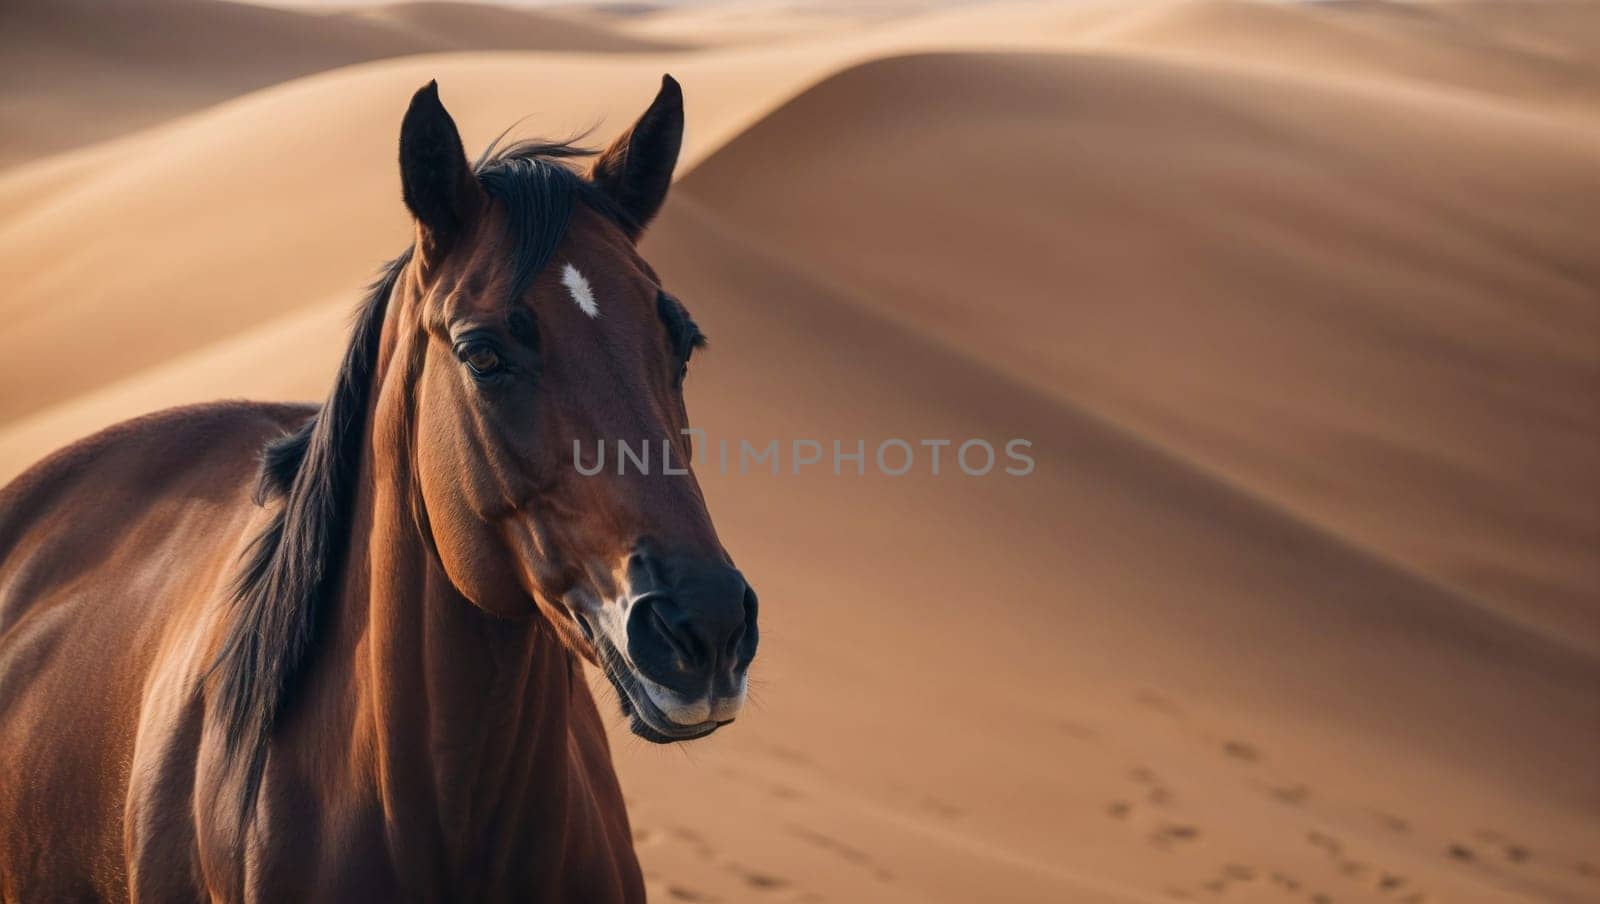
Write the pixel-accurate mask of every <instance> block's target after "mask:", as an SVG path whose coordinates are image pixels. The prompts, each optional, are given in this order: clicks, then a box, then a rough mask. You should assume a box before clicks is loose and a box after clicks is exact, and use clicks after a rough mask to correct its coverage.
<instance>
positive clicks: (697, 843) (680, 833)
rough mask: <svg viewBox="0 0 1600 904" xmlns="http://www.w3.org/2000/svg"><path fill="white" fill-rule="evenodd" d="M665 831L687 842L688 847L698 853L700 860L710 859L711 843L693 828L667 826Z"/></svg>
mask: <svg viewBox="0 0 1600 904" xmlns="http://www.w3.org/2000/svg"><path fill="white" fill-rule="evenodd" d="M667 831H668V832H669V833H670V834H671V835H672V836H673V837H674V838H677V839H678V840H679V841H682V842H683V843H684V844H687V845H688V846H689V847H691V848H693V849H694V852H695V853H696V854H698V855H699V856H700V858H701V859H702V860H709V859H711V853H712V851H711V845H709V844H707V843H706V840H705V839H704V838H703V837H701V836H700V834H699V833H698V832H696V831H694V830H693V829H686V828H684V827H683V826H669V827H668V828H667Z"/></svg>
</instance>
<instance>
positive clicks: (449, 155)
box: [400, 82, 483, 257]
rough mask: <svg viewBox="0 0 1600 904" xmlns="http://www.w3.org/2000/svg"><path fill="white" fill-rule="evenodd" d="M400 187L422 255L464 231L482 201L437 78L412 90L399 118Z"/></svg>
mask: <svg viewBox="0 0 1600 904" xmlns="http://www.w3.org/2000/svg"><path fill="white" fill-rule="evenodd" d="M400 187H401V191H402V192H403V194H404V197H405V201H406V207H408V208H410V210H411V215H412V216H414V217H416V218H417V227H418V229H419V230H420V232H421V233H422V251H423V255H424V256H425V257H430V256H436V255H437V254H439V253H442V252H443V251H444V250H446V249H447V248H448V247H449V246H450V243H451V242H452V241H454V240H455V239H456V238H458V237H460V236H461V235H462V234H463V233H465V231H466V230H467V228H468V226H470V225H471V223H472V220H473V219H474V218H475V217H476V216H477V215H478V211H479V209H480V207H481V205H482V197H483V189H482V188H481V187H479V185H478V179H477V177H476V176H474V175H473V174H472V165H471V164H470V163H468V162H467V152H466V150H465V149H463V148H462V146H461V133H460V132H457V131H456V124H455V121H454V120H452V119H451V118H450V114H449V113H447V112H445V109H444V104H442V103H440V102H439V83H438V82H429V83H427V84H426V85H423V86H422V87H421V88H420V89H418V91H417V93H416V94H414V95H412V97H411V107H410V108H409V109H407V110H406V118H405V121H403V122H402V123H401V124H400Z"/></svg>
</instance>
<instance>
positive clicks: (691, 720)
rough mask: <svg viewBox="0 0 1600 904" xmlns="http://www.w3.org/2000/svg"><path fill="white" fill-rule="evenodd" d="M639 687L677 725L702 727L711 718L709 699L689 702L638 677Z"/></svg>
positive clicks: (677, 694) (669, 689)
mask: <svg viewBox="0 0 1600 904" xmlns="http://www.w3.org/2000/svg"><path fill="white" fill-rule="evenodd" d="M638 678H639V686H640V687H643V688H644V692H645V694H646V695H648V696H649V697H650V702H651V703H654V704H655V705H656V709H659V710H661V712H662V714H663V715H665V716H666V717H667V718H668V719H670V720H671V721H673V722H675V723H677V724H679V725H704V724H705V722H706V720H708V719H710V718H711V701H710V700H709V699H705V698H702V699H699V700H690V699H688V698H687V697H685V696H683V695H682V694H680V693H678V692H677V691H675V690H673V689H672V688H670V687H663V686H662V685H659V684H656V683H655V682H654V681H651V680H650V679H649V678H646V677H644V676H643V675H639V676H638Z"/></svg>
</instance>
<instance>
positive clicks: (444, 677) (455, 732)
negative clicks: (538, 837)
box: [350, 449, 587, 881]
mask: <svg viewBox="0 0 1600 904" xmlns="http://www.w3.org/2000/svg"><path fill="white" fill-rule="evenodd" d="M366 465H367V473H368V474H377V475H379V479H377V480H375V481H374V480H363V481H362V486H363V489H362V490H361V491H360V494H361V496H362V498H361V499H360V501H359V507H358V519H360V520H364V521H365V522H366V523H364V524H362V523H358V524H357V525H356V530H355V531H354V532H353V533H354V534H355V535H356V536H358V537H362V536H364V537H365V538H366V539H365V544H364V545H365V549H364V550H355V555H352V556H351V559H350V561H352V563H357V565H356V567H357V568H359V570H360V571H361V572H362V573H363V577H364V581H362V582H360V583H364V584H365V588H364V589H360V590H358V595H359V596H360V597H361V598H362V599H361V603H362V604H363V608H364V609H365V613H364V614H365V617H364V619H360V620H358V621H360V624H359V629H360V632H361V634H362V636H361V637H360V639H359V640H358V642H357V643H356V644H355V645H354V648H353V652H354V655H355V657H356V659H357V667H356V670H355V672H354V676H353V677H354V678H355V685H356V687H358V688H361V689H362V690H361V692H360V695H361V696H362V697H364V699H362V700H361V701H360V702H359V703H358V707H357V711H358V712H362V713H367V714H370V716H369V725H368V727H369V730H370V732H371V737H370V745H369V746H370V749H371V751H372V753H373V755H374V756H375V758H376V763H375V766H376V770H375V772H374V775H375V776H376V778H377V780H378V783H379V793H380V794H381V796H382V802H383V805H384V810H385V813H386V815H387V816H388V817H389V819H388V820H387V823H388V825H389V826H390V827H391V828H390V835H391V837H390V839H389V840H390V844H391V846H392V847H398V848H399V850H396V851H395V852H394V853H395V856H396V862H397V863H400V864H405V863H406V862H407V861H408V859H409V860H411V861H413V862H418V863H437V862H438V852H440V851H445V852H449V857H450V859H451V860H452V861H453V863H452V872H455V873H456V874H457V875H489V876H493V875H503V874H504V872H505V870H504V869H498V868H496V866H497V864H496V863H494V862H493V861H494V860H496V859H498V858H502V857H510V856H511V854H512V853H513V846H514V845H516V844H518V841H519V839H524V840H525V839H526V838H527V837H528V834H527V833H528V832H529V831H531V830H534V829H538V828H543V829H544V830H545V831H546V832H548V831H549V828H550V826H551V825H556V826H559V825H560V824H561V822H562V820H563V819H564V818H565V813H564V810H563V809H562V808H564V807H565V806H566V804H567V800H568V796H567V794H566V793H565V790H566V786H567V783H568V781H569V778H570V775H571V772H572V769H573V768H574V763H573V762H572V754H571V748H570V742H569V734H570V732H571V728H572V726H571V724H570V720H571V718H572V712H573V706H572V704H573V698H574V694H575V693H587V686H586V685H584V684H583V676H582V675H581V674H579V670H578V666H577V663H576V660H575V659H574V658H573V657H572V655H571V654H570V653H569V652H567V650H566V648H565V647H563V646H562V645H561V644H560V643H559V641H558V640H556V638H555V636H554V632H553V631H551V630H550V629H549V627H548V626H547V625H545V624H544V623H543V622H542V621H541V620H539V619H538V618H536V617H535V618H529V619H522V620H507V619H500V618H496V617H494V616H492V615H490V614H488V613H486V612H484V611H483V610H481V609H479V608H477V607H476V606H475V605H473V604H472V603H471V602H470V601H469V600H467V599H466V598H464V597H463V596H462V595H461V594H460V593H459V592H458V591H457V590H456V589H455V586H454V585H453V584H452V583H451V581H450V580H449V578H448V576H447V575H446V574H445V572H444V570H443V566H442V565H441V564H440V561H439V559H438V556H437V554H436V553H435V551H434V549H433V546H432V544H431V543H430V542H429V541H428V540H427V539H426V537H425V536H424V533H423V531H424V530H425V528H422V527H420V526H419V523H418V521H419V519H417V518H416V517H415V516H414V515H413V512H414V511H415V510H416V508H415V507H416V506H417V505H418V502H417V500H416V496H415V492H414V490H413V487H414V481H411V480H410V477H409V473H408V472H407V470H406V469H405V468H403V467H402V468H396V469H394V470H393V471H391V472H390V473H389V474H388V475H387V479H385V477H384V474H383V472H384V470H385V469H384V468H381V467H380V468H374V467H372V465H373V461H372V458H371V451H370V449H369V450H368V453H367V462H366ZM363 552H364V555H363V554H362V553H363ZM401 834H405V835H406V837H397V836H399V835H401ZM502 847H503V849H501V848H502ZM408 852H414V854H415V856H414V857H409V858H408V856H407V854H408ZM522 856H526V855H525V854H523V855H522ZM486 860H487V861H489V862H485V861H486ZM421 878H422V877H419V879H421ZM423 881H426V880H423Z"/></svg>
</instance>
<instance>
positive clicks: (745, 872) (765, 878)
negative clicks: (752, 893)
mask: <svg viewBox="0 0 1600 904" xmlns="http://www.w3.org/2000/svg"><path fill="white" fill-rule="evenodd" d="M728 871H729V872H731V873H733V874H734V875H735V876H738V877H739V878H740V879H741V880H743V882H744V884H745V885H748V886H750V887H751V888H752V889H755V890H756V891H761V892H773V891H778V890H780V889H784V888H788V887H789V886H790V885H792V884H793V883H791V882H790V881H789V880H788V879H785V878H783V877H782V876H776V875H773V874H772V873H767V872H762V871H760V870H753V869H748V868H746V867H743V866H740V865H738V864H737V863H733V864H729V865H728Z"/></svg>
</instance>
